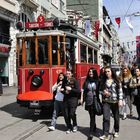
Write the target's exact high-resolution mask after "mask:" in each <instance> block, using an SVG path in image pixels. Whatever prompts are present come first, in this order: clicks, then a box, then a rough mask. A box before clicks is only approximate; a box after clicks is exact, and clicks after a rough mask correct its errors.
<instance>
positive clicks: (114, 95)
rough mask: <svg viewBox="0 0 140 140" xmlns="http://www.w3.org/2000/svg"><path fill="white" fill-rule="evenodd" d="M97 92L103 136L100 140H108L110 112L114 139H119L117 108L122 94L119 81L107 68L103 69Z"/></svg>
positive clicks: (120, 103) (120, 102)
mask: <svg viewBox="0 0 140 140" xmlns="http://www.w3.org/2000/svg"><path fill="white" fill-rule="evenodd" d="M99 92H100V93H101V95H102V103H103V136H101V137H100V139H101V140H108V135H109V129H110V114H111V113H110V112H111V111H112V114H113V118H114V131H115V133H114V137H119V106H122V103H123V102H122V100H123V92H122V87H121V82H120V80H118V78H117V76H116V74H115V72H114V71H113V70H112V69H111V67H109V66H107V67H106V68H105V73H104V76H103V78H102V79H101V84H100V91H99ZM110 110H111V111H110Z"/></svg>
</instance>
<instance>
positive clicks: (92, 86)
mask: <svg viewBox="0 0 140 140" xmlns="http://www.w3.org/2000/svg"><path fill="white" fill-rule="evenodd" d="M98 84H99V78H98V74H97V71H96V69H94V68H90V69H89V70H88V73H87V77H86V80H85V82H84V84H83V88H82V92H81V104H83V102H85V110H87V111H88V113H89V116H90V130H89V138H92V137H93V132H95V131H96V113H95V109H94V105H93V98H95V96H96V97H97V98H98V99H99V93H98V91H99V90H98Z"/></svg>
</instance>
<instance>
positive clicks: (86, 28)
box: [85, 20, 91, 36]
mask: <svg viewBox="0 0 140 140" xmlns="http://www.w3.org/2000/svg"><path fill="white" fill-rule="evenodd" d="M90 29H91V24H90V20H86V21H85V35H87V36H89V35H90Z"/></svg>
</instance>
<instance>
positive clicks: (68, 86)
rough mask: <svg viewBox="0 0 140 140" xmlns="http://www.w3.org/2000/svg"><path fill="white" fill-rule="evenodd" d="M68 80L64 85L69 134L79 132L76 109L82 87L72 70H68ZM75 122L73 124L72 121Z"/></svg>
mask: <svg viewBox="0 0 140 140" xmlns="http://www.w3.org/2000/svg"><path fill="white" fill-rule="evenodd" d="M66 77H67V81H66V83H65V86H64V118H65V122H66V125H67V128H68V130H67V131H66V133H67V134H69V133H70V132H71V131H73V132H77V129H78V127H77V117H76V109H77V106H78V98H79V96H80V87H79V83H78V81H77V80H76V79H75V78H74V77H73V74H72V71H71V70H69V69H68V70H67V71H66ZM71 121H72V122H73V124H72V123H71Z"/></svg>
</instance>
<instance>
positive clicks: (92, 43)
mask: <svg viewBox="0 0 140 140" xmlns="http://www.w3.org/2000/svg"><path fill="white" fill-rule="evenodd" d="M36 35H37V36H49V35H51V36H57V35H60V36H63V35H66V36H69V37H73V38H75V39H80V40H81V41H83V42H84V43H86V44H88V45H90V46H94V47H95V48H96V49H97V50H99V45H98V43H97V42H95V41H94V40H92V39H91V38H89V37H87V36H85V35H84V34H82V33H81V32H79V31H77V32H75V33H71V32H69V31H62V30H37V31H28V32H20V33H17V35H16V37H17V38H24V37H33V36H36Z"/></svg>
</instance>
